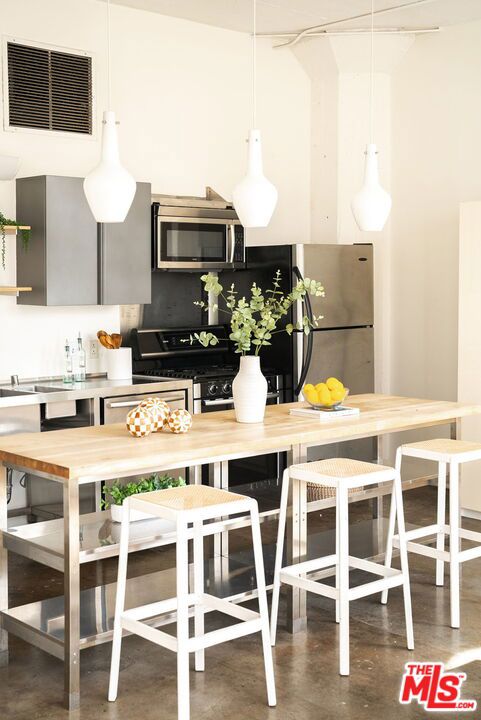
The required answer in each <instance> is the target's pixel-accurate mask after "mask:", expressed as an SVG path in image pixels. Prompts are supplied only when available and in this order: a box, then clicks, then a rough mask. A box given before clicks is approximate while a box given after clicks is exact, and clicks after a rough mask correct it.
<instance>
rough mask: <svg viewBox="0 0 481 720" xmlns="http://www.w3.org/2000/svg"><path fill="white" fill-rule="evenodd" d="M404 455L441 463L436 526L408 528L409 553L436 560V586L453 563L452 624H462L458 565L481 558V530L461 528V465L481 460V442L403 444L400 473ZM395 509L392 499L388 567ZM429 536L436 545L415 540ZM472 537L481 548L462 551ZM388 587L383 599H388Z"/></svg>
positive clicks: (395, 537)
mask: <svg viewBox="0 0 481 720" xmlns="http://www.w3.org/2000/svg"><path fill="white" fill-rule="evenodd" d="M403 455H406V456H409V457H415V458H422V459H423V460H433V461H434V462H437V463H438V497H437V522H436V524H435V525H428V526H426V527H421V528H416V529H415V530H409V532H407V533H406V539H407V541H408V542H407V549H408V551H409V552H413V553H417V554H418V555H425V556H427V557H431V558H434V559H435V560H436V585H440V586H442V585H444V563H445V562H448V563H450V595H451V598H450V599H451V627H453V628H459V626H460V607H459V565H460V563H463V562H465V561H466V560H472V559H473V558H477V557H481V533H479V532H473V531H471V530H463V529H462V528H461V527H460V509H461V508H460V503H459V465H461V464H462V463H465V462H471V461H472V460H481V445H480V444H479V443H473V442H466V441H465V440H449V439H447V438H441V439H439V440H425V441H424V442H416V443H408V444H406V445H401V447H399V448H398V449H397V453H396V469H397V470H398V471H399V473H400V472H401V463H402V458H403ZM448 464H449V525H446V468H447V465H448ZM395 512H396V509H395V507H394V506H393V502H391V512H390V516H389V530H388V538H387V548H386V567H390V565H391V561H392V549H393V546H394V547H399V536H398V535H395V534H394V515H395ZM430 535H433V536H434V535H435V536H436V547H435V548H433V547H430V546H429V545H424V544H422V543H420V542H414V541H416V540H420V539H421V538H427V537H429V536H430ZM446 536H448V537H449V552H448V551H446V550H445V549H444V541H445V537H446ZM461 539H464V540H471V541H474V542H476V543H480V545H478V547H474V548H470V549H469V550H461V546H460V541H461ZM387 596H388V593H387V590H385V591H384V592H383V594H382V598H381V602H383V603H386V602H387Z"/></svg>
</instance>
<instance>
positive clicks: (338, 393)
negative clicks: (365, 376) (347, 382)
mask: <svg viewBox="0 0 481 720" xmlns="http://www.w3.org/2000/svg"><path fill="white" fill-rule="evenodd" d="M345 394H346V391H345V390H344V388H336V389H335V390H331V398H332V400H334V402H339V400H344V395H345Z"/></svg>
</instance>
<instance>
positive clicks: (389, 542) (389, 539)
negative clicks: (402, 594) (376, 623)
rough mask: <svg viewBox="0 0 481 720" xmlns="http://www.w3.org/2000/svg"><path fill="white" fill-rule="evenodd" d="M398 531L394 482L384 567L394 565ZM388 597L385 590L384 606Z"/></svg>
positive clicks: (383, 595) (382, 597)
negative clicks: (394, 544) (394, 548)
mask: <svg viewBox="0 0 481 720" xmlns="http://www.w3.org/2000/svg"><path fill="white" fill-rule="evenodd" d="M395 529H396V494H395V491H394V482H393V484H392V491H391V507H390V510H389V525H388V530H387V538H386V555H385V558H384V567H386V568H390V567H391V563H392V548H393V545H392V540H393V536H394V531H395ZM387 597H388V590H387V588H386V590H383V591H382V593H381V602H382V604H383V605H386V603H387Z"/></svg>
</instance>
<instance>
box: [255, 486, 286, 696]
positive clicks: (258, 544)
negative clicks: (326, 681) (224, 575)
mask: <svg viewBox="0 0 481 720" xmlns="http://www.w3.org/2000/svg"><path fill="white" fill-rule="evenodd" d="M282 490H283V491H284V486H283V487H282ZM251 526H252V545H253V547H254V561H255V567H256V580H257V593H258V598H259V615H260V616H261V634H262V647H263V651H264V667H265V673H266V685H267V702H268V704H269V705H270V706H271V707H273V706H274V705H275V704H276V702H277V701H276V683H275V679H274V666H273V664H272V650H271V644H270V641H269V609H268V607H267V593H266V578H265V574H264V558H263V555H262V537H261V527H260V523H259V510H258V507H257V502H256V501H255V500H253V501H252V506H251Z"/></svg>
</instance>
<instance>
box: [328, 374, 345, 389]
mask: <svg viewBox="0 0 481 720" xmlns="http://www.w3.org/2000/svg"><path fill="white" fill-rule="evenodd" d="M326 385H327V387H328V388H329V390H342V389H344V385H343V384H342V382H341V381H340V380H338V379H337V378H335V377H330V378H327V380H326Z"/></svg>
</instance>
